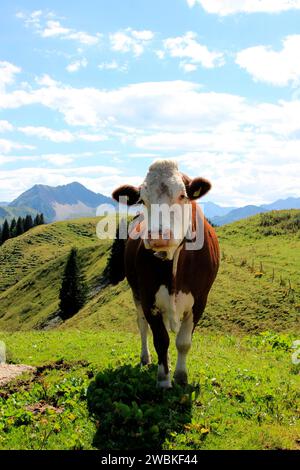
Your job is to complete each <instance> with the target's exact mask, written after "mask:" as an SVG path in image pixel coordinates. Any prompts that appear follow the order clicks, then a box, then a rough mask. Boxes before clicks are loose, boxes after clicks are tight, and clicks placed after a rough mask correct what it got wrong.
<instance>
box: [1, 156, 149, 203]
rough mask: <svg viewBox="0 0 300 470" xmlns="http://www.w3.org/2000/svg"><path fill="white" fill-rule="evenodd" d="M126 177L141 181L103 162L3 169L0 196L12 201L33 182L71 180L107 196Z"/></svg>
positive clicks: (48, 182)
mask: <svg viewBox="0 0 300 470" xmlns="http://www.w3.org/2000/svg"><path fill="white" fill-rule="evenodd" d="M53 158H54V157H53ZM125 179H126V181H127V182H128V183H129V184H133V185H137V184H139V183H140V182H141V178H140V177H138V176H131V177H125V176H124V174H123V173H122V171H121V170H119V169H116V168H115V167H112V166H106V165H95V166H86V167H69V166H68V167H60V168H51V167H50V168H49V167H48V168H47V167H43V168H38V167H37V166H30V167H22V168H18V169H17V170H2V171H1V173H0V199H1V200H10V201H11V200H13V199H14V198H16V197H17V196H19V195H20V194H21V193H22V192H24V191H26V190H27V189H28V188H30V187H32V186H33V185H35V184H46V185H49V186H57V185H63V184H68V183H72V182H73V181H74V180H76V181H78V182H79V183H81V184H83V185H85V186H86V187H87V188H89V189H91V190H92V191H95V192H97V193H99V192H101V193H103V194H106V195H108V196H110V195H111V193H112V191H113V189H115V188H116V187H117V186H120V184H122V182H124V180H125Z"/></svg>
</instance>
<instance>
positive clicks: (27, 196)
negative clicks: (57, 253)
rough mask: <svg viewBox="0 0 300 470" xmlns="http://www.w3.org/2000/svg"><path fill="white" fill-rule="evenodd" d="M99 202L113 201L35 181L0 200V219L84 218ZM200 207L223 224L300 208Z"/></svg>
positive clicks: (298, 203) (298, 201) (287, 202)
mask: <svg viewBox="0 0 300 470" xmlns="http://www.w3.org/2000/svg"><path fill="white" fill-rule="evenodd" d="M100 204H115V203H114V201H113V200H112V199H111V198H110V197H107V196H104V195H103V194H101V193H94V192H93V191H90V190H89V189H87V188H86V187H85V186H83V185H82V184H80V183H76V182H74V183H71V184H67V185H64V186H57V187H52V186H46V185H42V184H37V185H35V186H33V187H32V188H31V189H29V190H28V191H25V192H24V193H23V194H21V195H20V196H19V197H18V198H17V199H15V200H14V201H12V202H10V203H7V202H5V203H0V222H2V221H3V220H4V219H5V218H7V219H9V220H11V219H12V218H13V217H18V216H24V215H26V214H32V215H35V214H36V213H38V212H39V213H40V212H42V213H43V214H44V216H45V219H46V221H48V222H52V221H56V220H66V219H70V218H79V217H87V216H92V215H95V214H96V208H97V207H98V206H99V205H100ZM201 206H202V207H203V209H204V213H205V216H206V217H207V218H208V219H209V220H210V221H211V222H213V223H214V224H215V225H224V224H228V223H230V222H234V221H236V220H240V219H244V218H246V217H250V216H251V215H255V214H259V213H261V212H266V211H270V210H279V209H300V197H299V198H293V197H290V198H287V199H279V200H278V201H275V202H273V203H271V204H264V205H261V206H254V205H249V206H244V207H223V206H219V205H218V204H215V203H213V202H202V201H201Z"/></svg>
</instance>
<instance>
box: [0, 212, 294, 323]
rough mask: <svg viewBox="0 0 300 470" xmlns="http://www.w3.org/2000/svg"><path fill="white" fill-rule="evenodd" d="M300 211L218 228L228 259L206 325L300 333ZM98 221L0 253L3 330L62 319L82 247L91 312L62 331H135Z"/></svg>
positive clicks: (16, 243)
mask: <svg viewBox="0 0 300 470" xmlns="http://www.w3.org/2000/svg"><path fill="white" fill-rule="evenodd" d="M299 220H300V211H298V210H291V211H274V212H271V213H268V214H260V215H258V216H254V217H252V218H250V219H247V220H243V221H239V222H236V223H233V224H230V225H227V226H224V227H220V228H218V229H217V233H218V237H219V241H220V246H221V254H222V261H221V267H220V272H219V275H218V278H217V281H216V283H215V285H214V287H213V290H212V292H211V294H210V297H209V302H208V305H207V309H206V312H205V315H204V317H203V319H202V320H201V323H200V325H199V327H200V328H211V329H215V330H220V329H221V330H224V329H225V330H226V331H229V332H235V331H247V332H249V331H264V330H268V329H272V330H277V331H295V330H297V331H299V312H300V280H299V276H298V266H299V265H300V236H299V233H300V231H299ZM96 223H97V219H96V218H91V219H78V220H74V221H65V222H57V223H52V224H49V225H45V226H40V227H36V228H35V229H33V230H31V231H29V232H27V233H25V234H24V235H22V236H21V237H18V238H15V239H12V240H8V241H7V242H6V243H5V244H4V245H3V246H2V247H1V248H0V328H1V329H4V330H17V329H31V328H41V327H42V326H43V325H46V324H47V322H48V320H49V319H51V318H52V317H53V316H55V314H56V312H57V309H58V292H59V288H60V283H61V277H62V271H63V268H64V265H65V261H66V256H67V254H68V253H69V250H70V248H71V247H72V246H76V247H77V248H78V251H79V256H80V258H81V262H82V265H83V269H84V273H85V275H86V278H87V282H88V286H89V299H88V302H87V304H86V305H85V306H84V308H83V309H82V310H81V311H80V312H79V313H78V314H77V315H75V316H74V317H73V318H72V319H70V320H68V321H66V322H65V323H64V324H63V325H60V326H59V328H69V327H81V328H99V327H101V328H110V327H111V326H112V325H113V326H114V328H115V329H120V330H123V329H125V330H128V331H135V330H136V326H135V310H134V306H133V302H132V299H131V294H130V291H129V288H128V285H127V283H126V281H123V282H122V283H120V284H119V285H118V286H115V287H111V286H109V287H105V288H102V286H101V274H102V271H103V269H104V267H105V264H106V260H107V255H108V251H109V246H110V243H109V242H108V241H101V240H98V239H97V237H96V233H95V229H96Z"/></svg>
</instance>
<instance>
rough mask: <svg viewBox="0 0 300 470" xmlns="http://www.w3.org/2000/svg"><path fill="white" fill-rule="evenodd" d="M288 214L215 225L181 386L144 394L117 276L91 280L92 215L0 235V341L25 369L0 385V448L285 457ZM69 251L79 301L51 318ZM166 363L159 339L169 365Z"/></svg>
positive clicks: (291, 302)
mask: <svg viewBox="0 0 300 470" xmlns="http://www.w3.org/2000/svg"><path fill="white" fill-rule="evenodd" d="M299 220H300V211H280V212H272V213H268V214H263V215H259V216H255V217H252V218H250V219H248V220H245V221H240V222H237V223H233V224H231V225H228V226H224V227H222V228H218V229H217V232H218V236H219V240H220V245H221V252H222V262H221V268H220V272H219V275H218V278H217V281H216V283H215V285H214V288H213V290H212V292H211V295H210V298H209V302H208V306H207V310H206V312H205V315H204V317H203V319H202V321H201V324H200V325H199V327H198V331H196V332H195V334H194V337H193V347H192V351H191V353H190V354H189V358H188V364H189V366H188V367H189V374H190V381H191V383H192V385H190V386H188V387H186V388H181V387H179V386H177V387H174V388H173V389H172V390H169V391H167V392H165V393H163V392H162V391H161V390H157V389H156V387H155V381H156V367H155V366H150V367H145V368H143V369H142V370H140V369H139V367H138V366H137V364H138V361H139V335H138V332H137V326H136V321H135V310H134V307H133V303H132V300H131V295H130V291H129V288H128V286H127V283H126V281H123V282H122V283H120V284H119V285H118V286H115V287H111V286H108V287H105V286H104V285H103V282H102V280H101V275H102V272H103V269H104V267H105V265H106V261H107V256H108V253H109V248H110V242H106V241H105V242H102V241H100V240H98V239H97V238H96V236H95V227H96V223H97V219H96V218H94V219H81V220H75V221H68V222H58V223H53V224H50V225H46V226H39V227H36V228H34V229H32V230H31V231H29V232H27V233H25V234H24V235H22V236H20V237H18V238H15V239H12V240H8V241H7V242H6V243H5V244H4V245H3V246H2V247H1V248H0V339H1V340H2V341H5V343H6V346H7V353H8V360H9V362H12V363H27V364H31V365H33V366H36V367H37V370H36V372H35V373H34V375H33V376H30V375H27V376H23V377H22V378H19V379H16V380H15V382H12V383H11V384H9V385H6V386H0V449H40V450H42V449H65V450H66V449H97V448H98V449H110V448H113V449H119V450H126V449H128V447H137V448H143V449H145V446H146V447H147V448H148V449H154V448H156V449H168V450H169V449H170V450H183V449H187V450H188V449H189V450H191V451H193V450H194V449H266V450H267V449H268V450H269V449H274V450H275V449H277V450H279V449H284V450H286V449H294V450H299V448H300V447H299V442H300V428H299V399H300V395H299V381H300V375H299V372H300V369H299V367H300V365H299V364H298V365H297V364H295V363H293V362H292V360H291V358H292V354H293V353H295V350H293V349H292V343H293V341H294V340H295V339H299V332H300V328H299V315H300V298H299V292H300V286H299V278H298V267H299V264H300V249H299V248H300V236H299ZM72 246H76V247H77V248H78V252H79V256H80V259H81V262H82V265H83V268H84V272H85V275H86V279H87V283H88V286H89V298H88V302H87V304H86V305H85V307H84V308H83V309H82V310H81V311H80V312H79V313H78V314H77V315H75V316H74V317H73V318H71V319H69V320H68V321H66V322H65V323H58V322H56V319H57V317H56V313H57V308H58V292H59V287H60V282H61V277H62V272H63V268H64V264H65V261H66V258H67V255H68V253H69V250H70V248H71V247H72ZM45 329H47V331H45ZM49 329H50V330H49ZM16 330H19V331H16ZM25 330H26V331H25ZM265 330H269V331H265ZM150 348H151V351H152V356H153V358H154V362H156V356H155V353H154V351H153V346H152V344H151V345H150ZM175 357H176V356H175V346H174V335H173V334H171V346H170V358H171V362H172V364H173V366H174V361H175ZM170 410H171V411H170ZM137 430H138V432H137Z"/></svg>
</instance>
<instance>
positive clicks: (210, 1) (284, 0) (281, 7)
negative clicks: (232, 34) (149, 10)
mask: <svg viewBox="0 0 300 470" xmlns="http://www.w3.org/2000/svg"><path fill="white" fill-rule="evenodd" d="M186 1H187V3H188V5H189V7H193V6H195V5H196V4H197V3H199V4H200V5H201V6H202V8H203V9H204V10H205V11H207V12H208V13H215V14H217V15H220V16H226V15H232V14H235V13H280V12H283V11H288V10H300V0H186Z"/></svg>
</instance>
